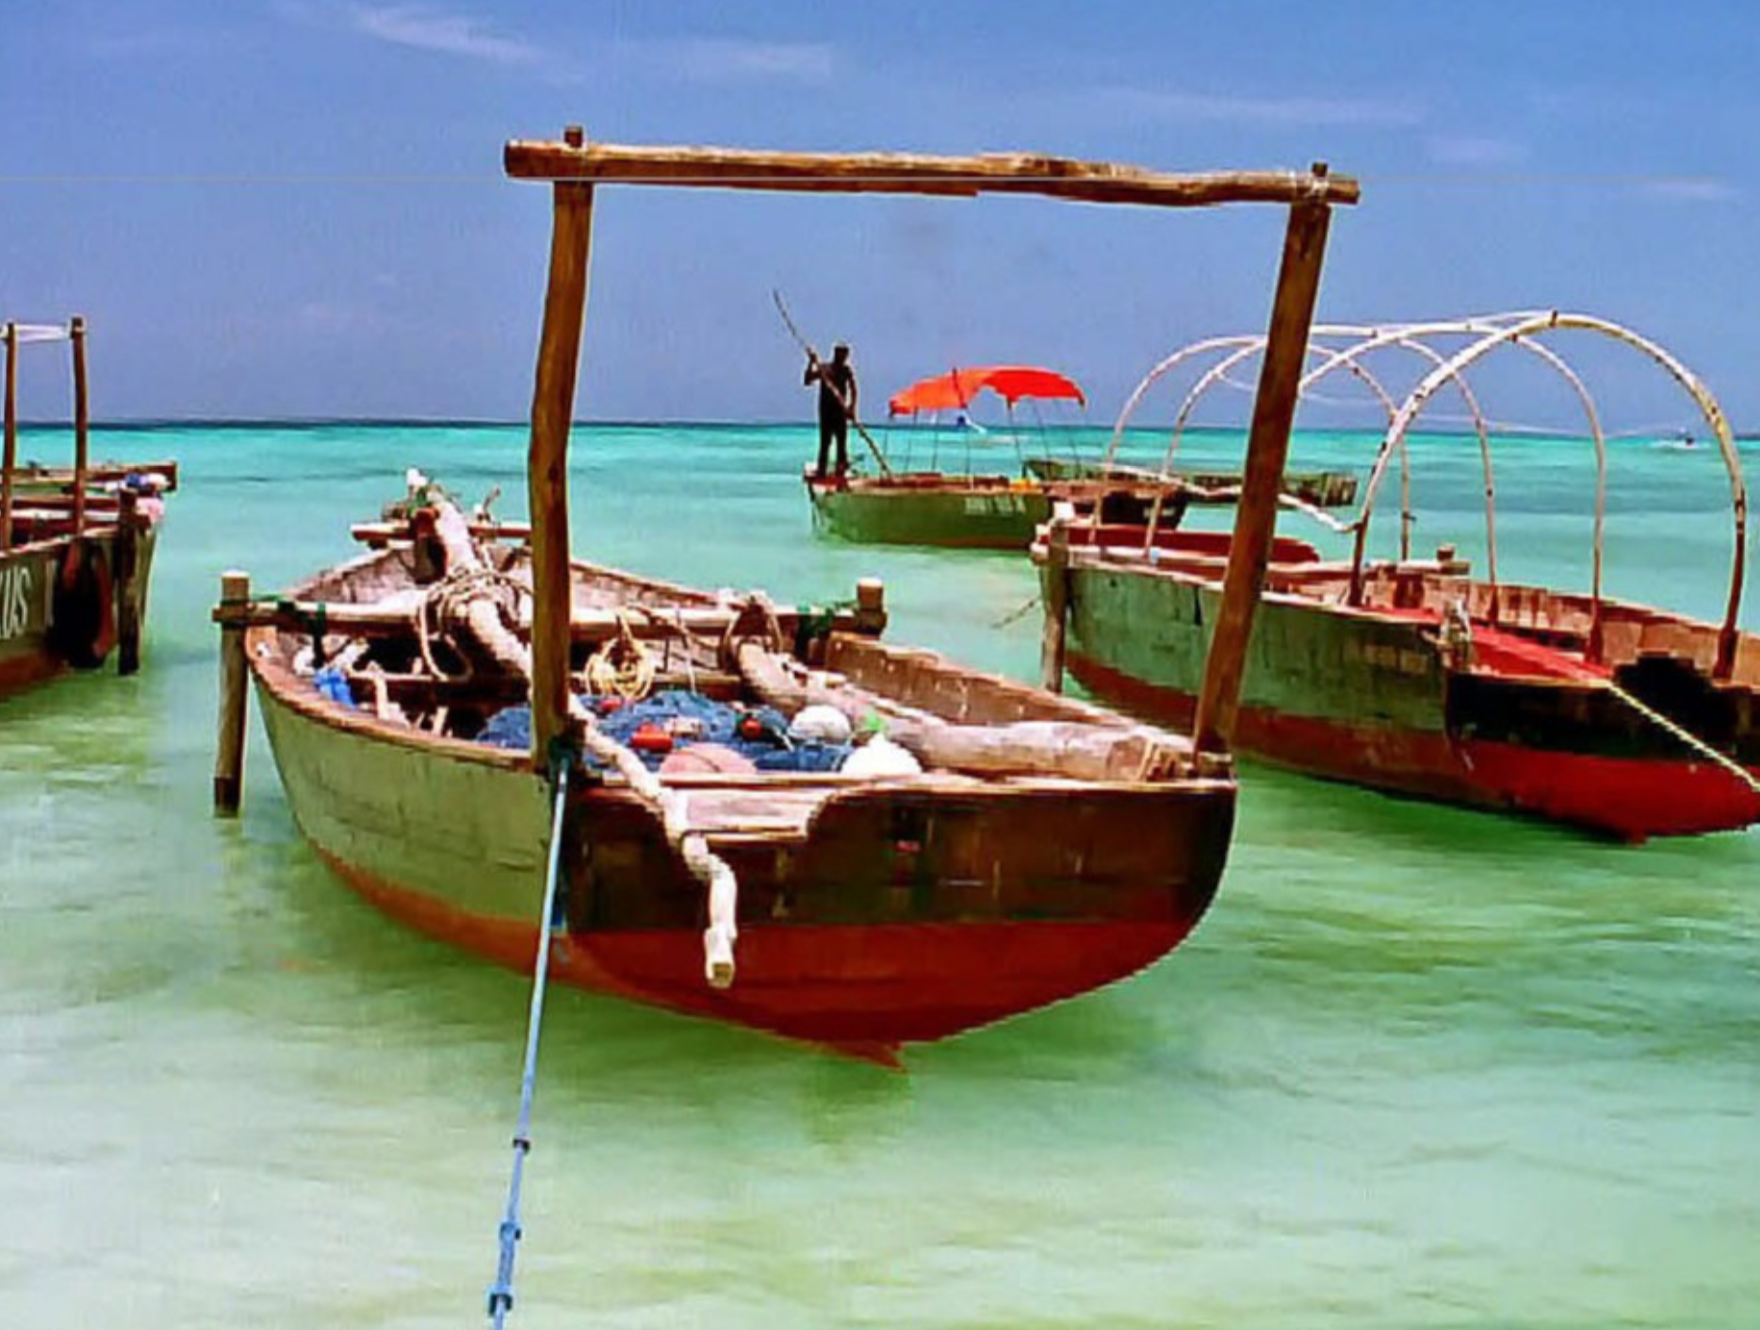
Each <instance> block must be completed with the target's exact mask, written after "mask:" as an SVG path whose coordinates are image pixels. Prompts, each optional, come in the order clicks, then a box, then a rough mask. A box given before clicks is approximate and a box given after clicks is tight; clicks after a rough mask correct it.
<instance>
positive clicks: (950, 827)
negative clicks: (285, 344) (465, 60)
mask: <svg viewBox="0 0 1760 1330" xmlns="http://www.w3.org/2000/svg"><path fill="white" fill-rule="evenodd" d="M371 538H372V541H373V543H374V544H376V545H379V546H381V548H379V549H377V550H376V551H374V552H372V553H369V554H367V555H365V556H364V557H362V558H360V559H357V560H355V561H353V562H351V563H349V564H346V565H344V566H342V567H340V568H337V569H334V570H331V571H329V572H326V573H323V574H321V575H319V576H317V577H315V578H313V579H311V580H309V581H307V582H305V583H303V584H301V585H299V586H297V587H294V588H293V589H292V590H291V591H290V592H289V593H288V595H287V596H286V597H284V598H282V600H281V602H280V603H279V604H278V605H259V606H257V607H254V609H253V610H252V611H250V612H248V613H247V615H246V618H245V619H243V620H240V619H234V620H232V622H234V623H235V624H238V623H243V622H246V621H248V622H249V623H250V624H252V625H253V626H251V627H249V628H248V631H247V633H246V640H245V649H246V650H245V654H246V658H247V660H248V662H249V668H250V671H251V673H252V675H253V676H254V679H255V682H256V692H257V696H258V698H259V700H260V704H261V708H262V713H263V720H264V725H265V728H266V729H267V731H268V735H269V740H270V745H271V747H272V749H273V751H274V755H275V762H276V766H277V768H278V770H279V772H280V775H281V781H282V785H283V788H284V789H285V790H286V792H287V799H288V803H289V806H290V807H291V809H292V811H293V815H294V818H295V820H296V821H297V823H298V824H299V827H300V830H301V832H302V833H303V834H304V835H305V837H306V838H307V839H308V840H309V841H310V842H311V844H312V845H313V846H314V847H315V848H316V850H317V851H318V853H319V854H320V855H321V856H322V858H323V859H324V861H325V862H326V863H327V864H328V865H330V867H331V868H332V869H333V870H334V871H335V872H336V873H337V875H338V876H339V877H341V878H342V879H343V880H344V881H345V882H347V883H348V884H349V885H350V886H351V887H353V888H354V889H355V890H357V891H358V892H360V893H361V894H362V895H363V896H364V897H366V898H367V899H368V900H370V901H372V902H373V903H374V904H376V905H378V906H379V907H381V908H382V909H384V910H385V911H386V912H387V913H389V914H391V915H392V916H394V917H396V918H398V919H400V920H402V921H403V922H405V923H407V924H409V925H411V926H412V927H414V928H417V929H419V930H421V931H423V932H425V933H428V934H431V935H433V936H435V937H437V938H441V939H443V940H445V941H448V942H450V943H453V944H455V945H457V946H459V947H461V948H464V949H466V950H469V951H472V952H476V953H478V954H480V955H482V956H484V957H486V958H488V959H491V960H494V961H498V962H500V963H503V964H506V965H509V966H514V967H517V968H528V967H529V966H530V965H531V963H532V957H533V954H534V948H535V946H536V942H537V938H538V917H537V916H538V910H539V904H540V901H541V899H542V895H543V888H544V867H545V855H546V852H547V849H548V841H549V824H550V815H551V811H550V799H549V787H548V785H547V783H546V780H545V773H544V771H543V770H542V768H541V767H536V768H535V767H534V765H533V760H532V756H531V753H530V751H529V749H528V748H527V747H524V746H521V747H519V748H517V749H515V750H513V751H510V750H508V749H507V748H505V747H500V746H496V744H495V742H493V736H494V732H495V728H496V726H497V725H498V724H500V723H501V722H498V721H497V720H496V718H497V717H506V716H513V717H517V716H518V715H519V714H520V712H521V711H522V710H523V708H524V705H525V699H526V696H527V691H528V687H529V685H528V681H527V679H526V678H525V677H523V676H522V675H520V674H518V673H509V672H505V671H502V670H499V669H498V668H496V665H495V663H494V661H493V660H492V659H491V658H489V657H488V656H485V655H484V654H482V653H481V652H480V651H477V650H475V649H474V647H473V643H472V642H471V641H470V640H469V639H468V638H467V637H464V636H460V635H459V634H457V633H454V632H450V631H446V630H443V629H442V628H441V626H440V625H441V616H442V613H443V607H444V606H445V604H446V603H447V602H448V600H449V598H450V597H453V596H454V595H455V594H456V592H457V589H458V587H459V586H461V585H464V584H466V583H471V584H474V585H479V586H481V585H487V584H493V585H494V586H498V587H502V588H507V589H510V590H511V591H512V592H513V594H514V599H515V600H516V601H517V602H518V603H519V604H520V605H521V606H525V605H526V604H527V603H528V601H527V598H526V596H525V594H524V592H523V591H521V590H519V589H521V588H529V586H530V578H531V569H530V551H529V549H528V548H527V547H525V546H523V545H506V544H499V543H494V544H490V543H484V544H482V545H481V546H480V547H479V548H480V550H481V557H482V559H483V561H484V562H483V565H482V566H481V567H479V568H476V569H473V570H468V571H465V572H464V573H463V574H462V577H461V576H460V575H459V570H458V569H453V570H451V574H452V575H449V572H448V569H447V568H446V555H445V554H444V553H443V552H433V551H430V550H429V549H427V548H425V547H424V541H423V538H422V537H421V536H420V535H417V534H415V533H414V532H413V531H411V532H406V533H405V534H404V536H403V538H391V537H388V536H387V534H386V532H385V531H384V529H383V526H382V524H381V525H380V527H378V528H376V529H375V531H374V532H373V533H372V536H371ZM485 570H489V571H485ZM485 579H487V581H485ZM571 600H572V604H573V606H574V626H573V636H574V649H573V652H572V655H573V659H572V661H571V666H572V672H573V673H574V674H575V675H576V676H577V677H579V678H582V679H586V678H589V677H592V676H593V660H594V658H595V655H596V654H597V653H599V652H602V651H604V650H606V649H607V647H608V646H616V645H617V644H619V643H625V644H627V643H628V642H629V641H636V642H639V643H643V644H645V645H644V646H643V647H642V650H644V651H645V652H646V653H647V658H648V659H649V661H650V665H651V673H650V675H649V683H648V687H649V689H650V690H651V691H650V692H648V693H646V694H642V695H641V696H647V697H661V698H670V697H674V696H677V694H674V693H673V692H672V691H671V690H680V691H681V692H682V694H683V695H684V696H687V697H689V698H692V699H699V700H700V701H699V702H694V703H693V704H692V705H693V706H699V707H707V706H708V705H709V704H710V703H714V704H717V705H733V706H736V707H737V708H738V709H739V711H740V714H742V715H749V716H753V717H756V716H758V715H760V714H761V709H762V708H763V707H764V706H766V705H772V706H778V707H786V708H790V709H791V711H792V713H793V714H794V715H796V716H798V715H799V713H800V710H801V708H802V707H804V706H809V705H816V706H819V707H825V706H830V707H833V708H835V709H836V710H838V711H839V712H840V713H841V714H844V715H847V716H849V717H854V718H862V717H870V716H872V717H877V718H879V719H880V721H881V723H882V724H883V725H884V726H885V727H886V731H887V733H888V734H891V735H896V736H898V742H899V743H900V744H902V745H904V746H905V748H906V751H907V752H910V753H912V754H914V755H915V756H916V758H917V762H918V765H919V766H920V768H921V770H920V774H897V773H894V774H890V775H887V774H878V775H872V776H864V775H859V774H855V765H854V764H853V759H846V762H845V768H844V769H837V770H825V771H815V770H769V769H753V768H752V767H751V766H750V765H749V764H742V763H735V762H732V761H731V760H730V759H729V758H728V756H727V752H726V750H725V748H724V747H723V746H722V745H717V744H710V743H703V742H697V741H693V740H690V739H688V738H678V739H671V740H669V741H668V746H669V747H670V748H671V750H672V751H671V752H670V753H669V754H668V756H667V757H666V758H664V759H663V760H662V761H661V763H660V766H659V773H660V774H659V776H658V780H659V781H660V782H662V783H663V785H664V789H665V792H666V794H667V795H668V796H670V797H673V798H675V799H676V801H677V802H676V805H675V806H674V807H672V808H670V809H667V808H662V807H660V806H657V805H656V804H655V802H654V801H653V800H652V799H651V798H649V797H646V796H645V795H644V793H643V791H642V789H641V788H640V786H639V783H635V782H632V781H630V780H628V779H625V778H624V777H623V776H622V775H621V774H620V773H619V771H618V770H616V769H604V768H596V769H593V770H591V771H589V772H588V773H587V774H585V775H584V776H583V777H582V778H580V779H579V780H578V781H577V783H576V784H575V786H574V788H573V789H572V791H571V794H570V798H569V805H568V810H567V814H566V821H565V832H564V834H565V837H566V842H567V849H566V852H565V855H564V867H565V876H566V881H567V884H568V885H567V891H566V907H565V915H566V921H565V924H564V926H563V927H562V929H561V931H560V934H559V938H558V943H557V946H556V948H555V952H554V955H553V958H552V962H551V973H552V975H554V976H556V977H558V978H560V979H562V980H563V981H565V982H569V983H573V984H576V985H579V986H582V987H586V988H589V989H592V990H595V991H599V992H605V993H610V994H613V995H617V996H621V997H625V998H630V999H633V1000H637V1001H642V1002H646V1003H650V1004H653V1005H657V1006H661V1007H666V1008H669V1009H671V1010H675V1011H680V1012H684V1013H688V1014H692V1015H697V1016H704V1017H709V1018H713V1019H719V1020H725V1021H730V1022H734V1023H738V1024H744V1025H749V1026H752V1027H754V1028H758V1029H762V1030H767V1031H771V1032H775V1033H778V1034H782V1035H786V1036H790V1037H793V1038H798V1039H803V1040H810V1041H814V1042H820V1043H824V1044H828V1045H831V1046H834V1047H838V1048H841V1049H844V1050H846V1051H850V1052H854V1053H858V1054H862V1055H865V1056H878V1057H883V1058H890V1057H891V1056H892V1055H893V1052H894V1050H896V1048H897V1047H898V1046H899V1045H900V1044H901V1043H905V1042H910V1041H921V1040H932V1039H938V1038H942V1037H945V1036H947V1035H950V1034H954V1033H958V1032H959V1031H962V1030H965V1029H969V1028H971V1027H973V1026H977V1025H983V1024H986V1023H988V1022H991V1021H995V1020H998V1019H1001V1018H1003V1017H1005V1016H1008V1015H1012V1014H1014V1013H1016V1012H1020V1011H1025V1010H1030V1009H1032V1008H1034V1007H1038V1006H1042V1005H1044V1004H1046V1003H1049V1002H1054V1001H1057V1000H1059V999H1062V998H1066V997H1069V996H1072V995H1074V994H1076V993H1081V992H1085V991H1088V990H1089V989H1092V988H1094V987H1096V986H1099V985H1101V984H1105V983H1108V982H1111V981H1114V980H1117V979H1120V978H1123V977H1124V976H1126V975H1128V974H1131V973H1133V972H1134V971H1136V970H1138V969H1141V968H1142V967H1143V966H1145V965H1148V964H1149V963H1151V962H1152V961H1154V960H1156V959H1157V958H1159V957H1160V956H1161V955H1163V954H1165V953H1166V952H1167V951H1168V950H1170V949H1171V948H1172V947H1174V946H1175V945H1177V943H1178V942H1179V941H1180V940H1181V939H1182V938H1183V937H1185V935H1186V934H1187V933H1188V932H1189V931H1190V929H1191V928H1192V927H1193V925H1194V924H1195V923H1196V922H1197V921H1198V919H1199V918H1200V917H1201V916H1202V914H1203V913H1204V911H1205V909H1206V908H1207V906H1208V905H1209V903H1210V901H1211V899H1212V898H1213V896H1214V894H1215V891H1216V887H1217V884H1218V882H1219V880H1220V877H1221V873H1222V868H1223V865H1224V863H1225V861H1226V859H1227V853H1228V845H1229V837H1230V829H1231V827H1232V824H1233V817H1234V804H1235V782H1234V778H1233V774H1232V770H1231V768H1230V766H1229V764H1228V763H1227V761H1226V760H1221V761H1211V760H1209V759H1202V760H1201V759H1199V757H1198V756H1197V755H1196V754H1195V753H1194V752H1193V750H1192V747H1191V745H1190V743H1189V741H1187V740H1185V739H1184V738H1181V737H1177V736H1174V735H1170V734H1167V733H1164V732H1161V731H1158V730H1155V729H1153V728H1152V727H1148V726H1144V725H1141V724H1139V723H1136V722H1131V721H1127V720H1125V719H1123V718H1121V717H1119V716H1117V715H1115V714H1113V713H1110V712H1106V711H1104V710H1102V709H1100V708H1097V707H1094V706H1091V705H1089V704H1086V703H1082V702H1079V701H1075V700H1073V699H1066V698H1060V697H1057V696H1056V695H1054V694H1050V693H1046V692H1043V691H1041V690H1039V689H1035V688H1031V687H1029V686H1026V685H1023V684H1019V683H1015V682H1012V681H1010V680H1006V679H1003V678H1000V677H997V676H993V675H987V674H983V673H980V672H977V671H971V670H967V669H963V668H961V667H959V666H957V665H954V664H952V663H951V662H949V661H947V660H945V659H944V658H942V657H940V656H938V655H936V654H934V653H932V652H927V651H922V650H914V649H909V648H903V647H894V646H887V645H884V644H882V643H880V642H878V641H876V640H874V639H873V638H872V637H870V636H867V635H866V634H865V633H863V632H858V631H856V629H857V628H858V627H866V628H867V629H869V630H872V629H873V628H874V627H875V626H876V619H875V616H874V615H873V614H872V613H869V614H867V615H866V616H865V617H864V615H862V614H861V613H856V614H851V613H850V612H845V613H844V614H842V616H841V617H839V616H833V615H830V614H825V615H822V616H808V615H802V614H800V613H797V612H796V611H793V610H782V609H773V608H770V607H768V606H767V605H764V604H763V603H762V602H760V601H755V600H746V601H741V602H734V601H729V600H728V599H727V598H725V596H717V595H712V594H709V593H706V592H698V591H693V590H690V589H688V588H684V587H680V586H676V585H673V584H669V583H663V582H659V581H655V580H652V579H646V578H640V577H636V576H634V575H631V574H627V573H622V572H618V571H616V570H613V569H608V568H601V567H595V566H592V565H588V564H582V563H576V564H575V565H574V572H573V590H572V594H571ZM468 619H469V615H463V616H462V617H460V618H459V619H457V620H456V621H455V622H456V623H463V622H466V621H468ZM223 621H225V619H224V617H223ZM423 624H427V625H428V628H427V629H423V628H422V627H421V625H423ZM508 628H509V631H510V632H512V633H514V634H515V635H517V634H519V632H520V631H521V628H520V616H519V615H518V614H515V615H513V616H512V617H511V618H510V620H509V624H508ZM326 668H327V669H328V670H329V671H330V672H331V673H330V675H329V677H328V678H327V679H320V678H319V671H320V670H324V669H326ZM339 684H340V685H341V686H340V687H339V686H338V685H339ZM320 685H322V686H320ZM605 700H606V699H605V698H603V697H600V698H596V699H593V701H594V704H595V706H597V705H600V704H603V703H604V701H605ZM639 704H640V703H639V701H638V700H637V699H635V698H632V699H631V700H630V702H629V703H628V705H630V706H636V705H639ZM680 705H683V704H682V703H681V704H680ZM604 714H605V715H607V716H612V717H614V716H615V715H616V712H615V711H611V712H607V713H604ZM598 723H599V724H600V725H602V726H605V725H609V724H610V723H611V722H610V720H603V719H602V720H600V721H599V722H598ZM523 742H524V741H523V738H522V744H523ZM629 742H630V743H631V744H633V743H635V742H636V740H634V739H631V740H629ZM765 742H767V741H765ZM759 749H760V751H761V752H762V751H768V749H766V748H765V746H764V742H760V744H759ZM780 751H781V750H778V755H779V756H780ZM693 754H702V756H701V758H700V759H693V758H692V755H693ZM675 763H676V766H675ZM716 763H722V764H724V766H725V769H719V768H718V767H717V766H716V765H715V764H716ZM691 840H694V841H696V842H698V843H699V848H700V849H703V850H706V851H708V852H709V853H711V854H713V855H715V856H718V857H719V858H720V859H721V860H722V861H724V862H725V863H726V864H727V865H728V866H729V868H730V869H731V872H732V876H733V879H734V881H735V882H736V884H737V886H736V893H737V900H736V903H735V904H734V905H733V907H732V917H733V921H734V923H735V925H736V932H737V938H738V942H737V955H738V970H737V978H734V979H733V981H732V982H731V983H727V984H721V983H718V982H712V981H711V977H710V975H709V973H708V972H707V971H706V969H705V929H706V928H709V927H711V926H712V923H713V919H712V915H713V909H712V903H711V893H710V892H709V891H708V890H707V889H706V888H705V885H704V884H703V883H702V882H701V881H699V880H698V878H697V877H696V876H695V875H694V874H693V871H692V868H691V866H690V863H689V858H690V845H689V844H687V843H686V842H687V841H691Z"/></svg>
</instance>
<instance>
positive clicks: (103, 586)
mask: <svg viewBox="0 0 1760 1330" xmlns="http://www.w3.org/2000/svg"><path fill="white" fill-rule="evenodd" d="M156 533H157V528H156V526H153V525H147V526H144V527H142V528H141V529H140V531H139V534H138V538H137V540H136V544H135V550H136V555H135V557H136V572H135V574H134V576H132V577H131V578H130V579H128V583H127V586H126V587H124V588H123V589H122V590H121V591H120V592H119V589H118V584H117V579H116V576H115V570H116V565H117V560H116V529H115V527H114V526H101V527H95V528H91V529H88V530H87V531H86V533H85V534H84V535H83V536H81V537H79V541H80V543H82V544H83V545H84V546H85V549H86V551H87V553H85V554H84V555H82V559H83V560H85V561H86V563H87V568H86V573H85V576H84V577H83V578H82V579H80V580H79V582H78V586H77V588H76V589H75V590H74V591H73V592H71V593H70V591H69V589H68V588H67V587H66V586H64V585H61V584H63V583H64V582H65V581H66V580H67V579H64V578H63V571H64V569H65V568H66V567H67V564H68V559H69V556H70V551H71V550H72V549H73V546H74V544H75V540H74V538H73V537H71V536H63V537H59V538H55V539H48V540H37V541H33V542H31V543H29V544H24V545H19V546H16V547H14V548H13V549H10V550H7V551H5V552H4V553H0V698H4V697H8V696H10V695H12V694H14V693H17V692H21V691H22V690H24V689H26V688H29V687H31V686H33V685H35V684H39V683H42V682H44V681H46V680H48V679H52V678H54V677H56V676H57V675H60V674H64V673H66V672H68V671H69V670H73V669H92V668H95V667H97V666H98V665H100V664H102V663H103V661H104V659H105V658H106V657H107V656H108V655H109V654H110V651H111V650H112V648H113V646H114V644H115V638H116V625H117V620H118V614H119V612H120V611H121V610H122V609H123V606H121V605H120V604H119V603H118V599H119V596H120V595H126V596H131V597H132V598H133V610H134V613H135V615H136V620H135V621H136V622H137V623H144V622H145V621H146V599H147V585H148V581H149V576H150V573H151V569H152V559H153V546H154V543H155V540H156ZM70 594H72V595H73V596H74V598H75V599H74V600H73V601H70V600H69V595H70ZM58 613H59V614H60V616H61V624H60V631H59V632H58V631H57V614H58ZM74 615H77V616H78V617H79V619H80V623H79V624H78V626H77V628H76V627H75V625H74V624H73V623H72V622H71V618H72V616H74Z"/></svg>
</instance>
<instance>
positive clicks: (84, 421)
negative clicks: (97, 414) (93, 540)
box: [68, 314, 91, 536]
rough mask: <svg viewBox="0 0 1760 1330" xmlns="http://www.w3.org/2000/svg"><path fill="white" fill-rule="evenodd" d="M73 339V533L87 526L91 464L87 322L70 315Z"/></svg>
mask: <svg viewBox="0 0 1760 1330" xmlns="http://www.w3.org/2000/svg"><path fill="white" fill-rule="evenodd" d="M68 336H69V337H70V338H71V340H72V341H73V534H74V535H76V536H77V535H79V534H80V533H81V532H83V531H84V530H85V529H86V470H87V467H88V465H89V463H90V456H91V448H90V444H91V439H90V426H91V418H90V413H89V411H88V408H87V405H86V321H85V319H84V318H82V317H81V316H80V315H78V314H76V315H74V316H73V320H72V322H71V323H70V324H69V325H68Z"/></svg>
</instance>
